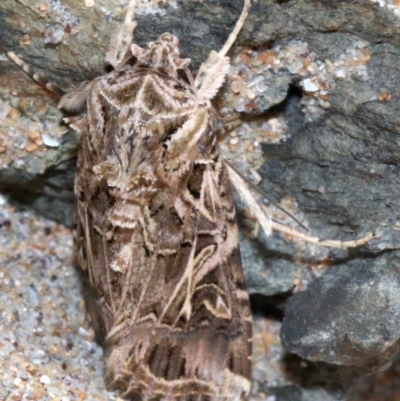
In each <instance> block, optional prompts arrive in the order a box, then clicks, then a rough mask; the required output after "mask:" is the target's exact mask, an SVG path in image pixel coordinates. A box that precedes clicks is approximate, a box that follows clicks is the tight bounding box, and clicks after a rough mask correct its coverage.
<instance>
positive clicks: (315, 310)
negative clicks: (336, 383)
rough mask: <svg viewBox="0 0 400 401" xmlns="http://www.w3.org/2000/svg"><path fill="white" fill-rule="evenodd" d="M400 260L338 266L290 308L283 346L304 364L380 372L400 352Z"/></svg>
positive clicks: (391, 258)
mask: <svg viewBox="0 0 400 401" xmlns="http://www.w3.org/2000/svg"><path fill="white" fill-rule="evenodd" d="M399 263H400V258H399V256H398V255H396V254H392V255H390V254H384V255H381V256H380V257H377V258H375V259H373V260H369V263H368V266H367V267H366V265H365V264H361V263H358V261H352V262H350V263H348V265H346V266H340V265H339V266H335V267H333V268H331V269H330V271H329V272H327V273H325V274H324V275H323V276H322V277H320V278H318V279H316V280H314V281H313V282H312V284H311V285H310V286H309V287H308V288H307V290H306V291H303V292H300V293H297V294H295V295H294V296H293V297H292V298H291V299H290V300H289V302H288V305H287V308H286V310H285V318H284V320H283V325H282V329H281V339H282V343H283V346H284V347H285V348H286V349H287V350H289V351H290V352H293V353H295V354H297V355H300V356H301V357H302V358H304V359H308V360H311V361H315V362H327V363H331V364H334V365H340V366H358V367H360V368H367V367H370V368H372V369H374V370H377V369H379V368H382V367H383V366H384V365H386V364H387V363H388V362H390V361H391V360H392V359H393V357H394V356H395V355H396V353H397V352H398V351H399V349H400V341H399V338H400V272H399V270H398V266H399Z"/></svg>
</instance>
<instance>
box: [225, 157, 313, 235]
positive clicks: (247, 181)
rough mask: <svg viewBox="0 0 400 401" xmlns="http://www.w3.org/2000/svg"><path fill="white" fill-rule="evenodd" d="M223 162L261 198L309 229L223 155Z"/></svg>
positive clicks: (302, 226)
mask: <svg viewBox="0 0 400 401" xmlns="http://www.w3.org/2000/svg"><path fill="white" fill-rule="evenodd" d="M224 161H225V163H226V164H227V165H228V166H229V167H230V168H231V169H232V170H235V172H236V174H238V175H239V176H240V177H241V179H242V180H243V181H245V182H246V183H247V185H248V186H249V187H251V189H252V190H253V191H255V192H257V193H258V194H259V195H260V196H262V197H263V198H266V199H268V200H269V201H270V202H271V203H272V204H273V205H274V206H276V207H277V208H278V209H279V210H280V211H282V212H283V213H285V214H286V215H287V216H289V217H290V218H291V219H293V220H294V221H295V222H296V223H297V224H298V225H299V226H300V227H301V228H303V229H304V230H306V231H309V229H308V228H307V227H306V226H305V225H304V224H303V223H302V222H301V221H300V220H299V219H297V218H296V217H295V216H293V215H292V214H291V213H289V212H288V211H287V210H286V209H285V208H284V207H282V206H280V205H279V204H278V203H277V202H275V201H274V200H273V199H272V198H271V197H270V196H269V195H267V194H266V193H265V192H264V191H263V190H262V189H260V188H259V187H258V186H257V185H255V184H254V183H253V182H251V181H250V180H249V179H248V178H246V177H245V176H244V175H243V174H242V173H241V172H240V171H239V170H238V169H237V168H236V167H235V166H234V165H233V164H231V163H230V162H229V161H228V160H227V159H226V158H225V157H224Z"/></svg>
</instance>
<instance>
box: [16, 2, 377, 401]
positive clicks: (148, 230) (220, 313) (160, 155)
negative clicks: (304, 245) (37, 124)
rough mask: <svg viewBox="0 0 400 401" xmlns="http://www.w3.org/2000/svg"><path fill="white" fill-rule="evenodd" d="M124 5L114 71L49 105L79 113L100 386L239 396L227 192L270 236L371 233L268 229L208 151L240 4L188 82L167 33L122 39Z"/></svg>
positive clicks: (242, 341)
mask: <svg viewBox="0 0 400 401" xmlns="http://www.w3.org/2000/svg"><path fill="white" fill-rule="evenodd" d="M135 4H136V1H135V0H131V1H130V4H129V6H128V10H127V14H126V18H125V22H124V23H123V24H122V25H121V27H120V29H119V31H118V32H117V34H116V35H115V37H114V39H113V41H112V43H111V50H110V52H109V53H108V54H107V60H108V61H109V62H110V63H111V64H112V66H113V67H114V71H113V72H110V73H108V74H106V75H103V76H101V77H99V78H96V79H94V80H93V81H91V82H85V83H83V84H82V85H81V86H80V87H79V88H77V89H74V90H72V91H70V92H69V93H67V94H65V95H64V96H63V97H62V98H61V101H60V103H59V107H60V108H62V109H64V110H68V111H79V112H80V114H79V116H78V117H75V118H69V119H68V122H69V123H70V124H71V125H72V126H73V127H74V128H75V129H77V130H78V131H80V132H81V134H82V140H81V146H80V149H79V154H78V167H77V174H76V179H75V194H76V197H77V212H76V222H77V237H76V238H77V245H78V263H79V266H80V270H81V273H82V278H83V287H84V291H85V301H86V305H87V309H88V311H89V314H90V316H91V318H92V321H93V324H94V327H95V330H96V334H97V336H98V338H99V339H100V340H101V341H102V343H103V346H104V351H105V356H106V374H105V378H106V383H107V385H108V387H109V388H110V389H113V390H119V392H120V393H121V396H122V397H124V398H125V399H128V400H135V401H136V400H143V401H146V400H149V401H150V400H151V401H235V400H236V401H238V400H245V399H246V398H247V396H248V394H249V391H250V372H251V312H250V305H249V297H248V294H247V291H246V286H245V282H244V277H243V272H242V267H241V260H240V250H239V242H238V229H237V224H236V215H235V206H234V202H233V194H232V188H231V184H232V185H233V186H234V187H235V189H236V190H237V191H238V192H239V194H240V195H241V196H242V198H243V199H244V200H245V201H246V203H247V204H248V205H249V207H250V209H251V210H252V212H253V214H254V215H255V216H256V217H257V219H258V221H259V222H260V224H261V226H262V227H263V229H264V230H265V231H266V232H267V233H270V232H271V230H272V229H278V230H280V231H284V232H288V233H290V234H292V235H295V236H297V237H300V238H302V239H305V240H307V241H309V242H313V243H318V244H322V245H328V246H336V247H346V246H358V245H362V244H363V243H365V242H367V241H368V240H369V239H370V238H372V235H369V236H367V237H365V238H363V239H360V240H357V241H348V242H344V243H342V242H340V241H329V240H327V241H320V240H319V239H318V238H315V237H307V236H306V235H304V234H301V233H296V232H294V231H293V230H292V229H289V228H287V227H284V226H282V225H279V224H278V223H276V222H272V221H270V220H269V218H268V217H267V216H266V214H265V212H264V210H263V208H262V206H261V205H260V204H259V202H258V201H257V200H256V199H255V197H254V195H253V194H252V192H251V191H250V190H249V189H248V187H247V184H246V182H245V180H244V179H243V177H242V176H241V175H240V174H239V173H238V172H237V171H236V170H235V168H234V167H233V166H232V165H230V164H229V163H228V162H227V161H225V160H224V159H223V158H222V156H221V155H220V154H219V152H218V148H217V138H218V135H219V133H220V132H221V129H222V124H221V122H220V120H219V119H218V116H217V114H216V112H215V110H214V109H213V107H212V105H211V100H212V99H213V98H214V97H215V95H216V94H217V92H218V90H219V89H220V87H221V86H222V84H223V81H224V78H225V76H226V74H227V71H228V68H229V59H228V57H226V53H227V52H228V51H229V49H230V47H231V46H232V44H233V43H234V41H235V39H236V37H237V35H238V33H239V31H240V29H241V27H242V25H243V23H244V21H245V19H246V16H247V14H248V10H249V7H250V0H244V8H243V11H242V14H241V16H240V18H239V20H238V22H237V24H236V26H235V29H234V30H233V32H232V33H231V35H230V36H229V38H228V40H227V42H226V44H225V45H224V46H223V48H222V49H221V50H220V51H219V52H218V53H217V52H215V51H212V52H211V53H210V55H209V57H208V59H207V60H206V61H205V62H204V63H203V64H202V65H201V67H200V70H199V72H198V74H197V76H196V78H193V76H192V74H191V72H190V70H189V68H188V65H189V62H190V60H189V59H183V58H181V56H180V53H179V49H178V45H179V40H178V38H176V37H175V36H173V35H171V34H169V33H164V34H163V35H161V36H160V37H159V38H158V39H157V40H156V41H155V42H151V43H149V44H148V45H147V46H146V47H145V48H141V47H139V46H138V45H136V44H135V43H134V42H133V30H134V28H135V26H136V23H135V22H134V21H133V15H134V10H135ZM9 56H10V58H11V59H12V60H14V61H15V62H16V63H17V64H18V65H20V66H22V67H23V68H24V70H25V72H27V73H28V74H29V75H31V76H32V77H33V78H34V79H36V80H38V81H41V79H40V77H38V76H35V75H34V74H33V73H32V72H31V71H30V69H29V67H27V66H26V65H25V64H24V63H23V62H22V60H20V59H19V58H18V57H17V56H16V55H15V54H14V53H9ZM41 82H42V83H44V84H46V83H45V82H43V81H41ZM46 86H47V87H48V88H49V89H50V90H53V91H58V88H57V87H56V86H54V85H52V84H46ZM58 92H59V91H58Z"/></svg>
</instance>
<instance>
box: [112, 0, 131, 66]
mask: <svg viewBox="0 0 400 401" xmlns="http://www.w3.org/2000/svg"><path fill="white" fill-rule="evenodd" d="M135 9H136V0H130V2H129V4H128V8H127V10H126V14H125V19H124V22H123V24H121V25H120V26H119V27H118V29H117V31H116V32H115V34H114V36H113V37H112V39H111V42H110V50H109V51H108V52H107V55H106V61H107V62H109V63H110V64H111V65H112V66H113V68H114V69H115V70H116V69H118V67H121V66H122V65H124V63H125V62H126V61H127V59H129V58H130V57H131V54H130V52H131V44H132V42H133V32H134V30H135V28H136V25H137V23H136V21H134V16H135Z"/></svg>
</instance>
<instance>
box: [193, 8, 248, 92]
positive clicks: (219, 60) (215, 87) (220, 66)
mask: <svg viewBox="0 0 400 401" xmlns="http://www.w3.org/2000/svg"><path fill="white" fill-rule="evenodd" d="M249 9H250V0H244V5H243V10H242V13H241V14H240V17H239V19H238V20H237V22H236V25H235V28H234V29H233V31H232V33H231V34H230V35H229V37H228V40H227V41H226V43H225V44H224V46H223V47H222V49H221V50H220V51H219V52H216V51H214V50H212V51H211V52H210V54H209V55H208V58H207V60H206V61H204V62H203V63H202V64H201V66H200V68H199V72H198V73H197V76H196V79H195V81H194V86H195V88H196V89H198V92H197V93H198V95H199V96H201V97H203V98H205V99H208V100H211V99H212V98H213V97H214V96H215V95H216V94H217V93H218V91H219V89H220V88H221V86H222V84H223V83H224V80H225V76H226V74H227V73H228V70H229V67H230V64H229V57H227V56H226V53H227V52H228V51H229V49H230V48H231V47H232V45H233V43H234V42H235V40H236V38H237V36H238V34H239V32H240V30H241V29H242V27H243V24H244V21H245V19H246V17H247V15H248V13H249Z"/></svg>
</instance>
